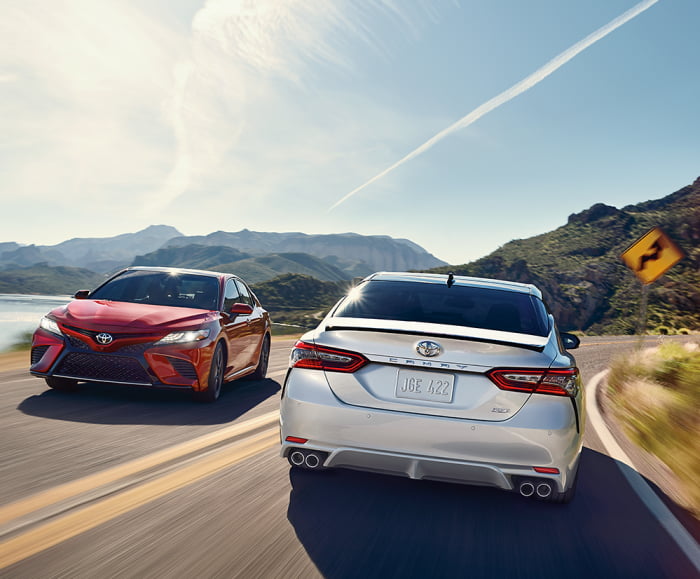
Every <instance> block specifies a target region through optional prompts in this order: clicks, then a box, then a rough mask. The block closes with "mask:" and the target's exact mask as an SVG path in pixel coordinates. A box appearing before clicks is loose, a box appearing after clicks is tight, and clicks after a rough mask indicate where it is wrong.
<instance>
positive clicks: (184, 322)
mask: <svg viewBox="0 0 700 579" xmlns="http://www.w3.org/2000/svg"><path fill="white" fill-rule="evenodd" d="M51 314H52V315H53V317H54V318H55V319H56V321H57V322H58V323H59V324H66V325H68V326H76V327H78V328H83V329H85V330H95V331H107V330H109V329H110V328H119V329H120V330H121V331H123V330H124V329H125V328H128V329H129V332H130V333H134V334H138V333H142V332H143V333H150V332H163V331H169V330H181V329H191V328H193V327H195V326H198V325H201V324H203V323H205V322H209V321H212V320H213V319H215V318H216V317H217V316H218V312H211V311H209V310H199V309H193V308H177V307H170V306H154V305H150V304H132V303H127V302H111V301H103V300H90V299H87V300H75V301H72V302H70V303H69V304H68V305H66V306H63V307H60V308H57V309H55V310H53V311H52V312H51Z"/></svg>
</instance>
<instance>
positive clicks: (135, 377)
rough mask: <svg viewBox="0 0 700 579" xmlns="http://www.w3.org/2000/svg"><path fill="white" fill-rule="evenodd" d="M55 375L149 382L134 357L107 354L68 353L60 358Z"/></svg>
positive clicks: (149, 379)
mask: <svg viewBox="0 0 700 579" xmlns="http://www.w3.org/2000/svg"><path fill="white" fill-rule="evenodd" d="M54 373H55V374H56V375H59V376H66V377H69V378H77V379H82V380H101V381H105V382H127V383H129V384H151V383H152V380H151V378H150V377H149V376H148V373H147V372H146V370H145V369H144V368H143V366H142V365H141V364H140V363H139V361H138V360H137V359H135V358H129V357H126V356H110V355H108V354H88V353H82V352H72V353H69V354H68V355H67V356H66V357H65V358H63V360H61V362H60V364H59V366H58V368H56V370H55V371H54Z"/></svg>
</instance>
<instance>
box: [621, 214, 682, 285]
mask: <svg viewBox="0 0 700 579" xmlns="http://www.w3.org/2000/svg"><path fill="white" fill-rule="evenodd" d="M620 257H621V258H622V261H624V262H625V264H626V265H627V267H629V268H630V269H631V270H632V271H633V272H634V275H636V276H637V277H638V278H639V279H640V280H641V281H642V283H645V284H648V283H651V282H653V281H656V280H657V279H659V278H660V277H661V276H662V275H663V274H664V273H665V272H666V271H668V270H669V269H671V268H672V267H673V266H674V265H676V264H677V263H678V262H679V261H680V260H681V259H683V257H685V254H684V253H683V250H682V249H681V248H680V247H678V246H677V245H676V244H675V243H674V242H673V241H672V240H671V238H670V237H668V236H667V235H666V234H665V233H664V232H663V231H662V230H661V229H660V228H658V227H654V228H653V229H651V230H650V231H648V232H647V233H645V234H644V235H642V237H640V238H639V239H638V240H637V241H635V242H634V243H633V244H632V245H630V246H629V247H628V248H627V249H626V250H625V251H624V252H623V253H622V255H620Z"/></svg>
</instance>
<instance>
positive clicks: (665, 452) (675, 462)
mask: <svg viewBox="0 0 700 579" xmlns="http://www.w3.org/2000/svg"><path fill="white" fill-rule="evenodd" d="M608 384H609V385H610V388H611V397H612V402H613V406H612V407H613V411H614V412H615V414H616V415H617V417H618V418H619V419H620V422H621V424H624V425H625V430H626V432H627V434H628V435H629V436H630V438H631V439H632V440H634V442H635V443H637V444H638V445H639V446H640V447H642V448H644V449H645V450H647V451H649V452H651V453H652V454H654V455H656V456H657V457H658V458H660V459H661V460H662V461H663V462H665V463H666V464H667V465H668V467H669V468H670V469H671V471H672V472H673V473H674V474H675V475H676V476H677V477H678V478H679V480H680V481H681V483H682V486H683V488H684V491H685V495H686V497H685V498H686V500H687V505H686V506H687V507H688V508H689V509H690V510H692V511H693V512H694V513H695V515H696V516H699V517H700V486H698V483H697V481H698V478H700V420H699V419H698V408H700V389H699V388H698V384H700V349H699V348H698V344H686V345H679V344H673V343H669V344H665V345H663V346H661V347H659V348H651V349H649V350H639V351H637V352H635V354H634V355H633V356H631V357H628V358H623V359H620V360H617V361H616V362H615V363H614V364H613V365H612V367H611V369H610V375H609V376H608Z"/></svg>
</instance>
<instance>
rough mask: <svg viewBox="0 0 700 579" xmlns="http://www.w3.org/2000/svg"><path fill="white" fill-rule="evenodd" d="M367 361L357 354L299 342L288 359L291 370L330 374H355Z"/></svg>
mask: <svg viewBox="0 0 700 579" xmlns="http://www.w3.org/2000/svg"><path fill="white" fill-rule="evenodd" d="M368 363H369V360H367V358H365V357H364V356H363V355H362V354H358V353H357V352H348V351H346V350H336V349H335V348H328V347H326V346H317V345H316V344H310V343H308V342H302V341H299V342H297V343H296V344H294V349H293V350H292V353H291V355H290V357H289V365H290V366H291V367H292V368H309V369H313V370H326V371H330V372H350V373H351V372H355V371H357V370H359V369H360V368H362V366H364V365H365V364H368Z"/></svg>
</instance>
